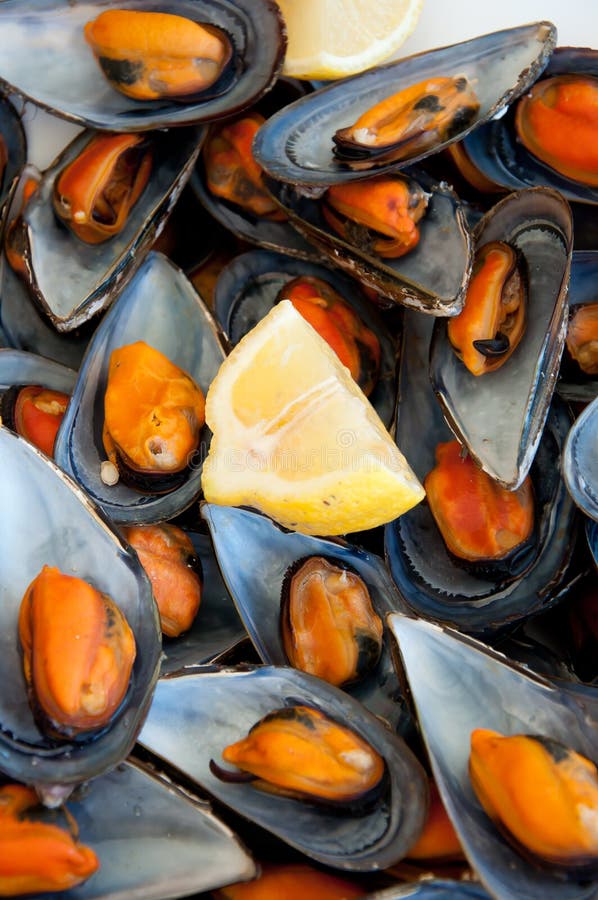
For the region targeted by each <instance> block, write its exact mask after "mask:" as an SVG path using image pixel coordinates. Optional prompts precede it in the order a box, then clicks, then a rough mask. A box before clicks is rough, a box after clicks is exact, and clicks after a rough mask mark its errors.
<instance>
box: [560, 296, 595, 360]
mask: <svg viewBox="0 0 598 900" xmlns="http://www.w3.org/2000/svg"><path fill="white" fill-rule="evenodd" d="M567 350H568V351H569V354H570V356H571V357H572V358H573V359H574V360H575V362H576V363H577V365H578V366H579V368H580V369H581V370H582V372H585V373H586V375H598V303H587V304H584V305H580V306H576V307H575V308H574V309H573V310H572V312H571V318H570V319H569V326H568V328H567Z"/></svg>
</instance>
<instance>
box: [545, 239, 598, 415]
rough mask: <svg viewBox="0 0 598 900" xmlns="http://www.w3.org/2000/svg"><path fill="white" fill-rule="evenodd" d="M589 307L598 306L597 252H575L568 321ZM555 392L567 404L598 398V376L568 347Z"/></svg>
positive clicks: (572, 265)
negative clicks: (585, 368)
mask: <svg viewBox="0 0 598 900" xmlns="http://www.w3.org/2000/svg"><path fill="white" fill-rule="evenodd" d="M590 304H598V251H597V250H578V251H575V250H574V251H573V256H572V257H571V277H570V279H569V321H571V320H572V319H573V317H574V316H575V314H576V312H577V311H578V309H580V308H581V307H584V306H587V305H590ZM555 390H556V392H557V393H558V394H559V396H561V397H562V398H563V399H564V400H567V401H568V402H574V403H577V402H580V403H589V402H590V401H591V400H593V399H594V397H596V396H598V375H589V374H587V373H586V372H583V371H582V370H581V368H580V367H579V365H578V364H577V362H576V361H575V360H574V359H572V358H571V356H570V354H569V351H568V349H567V347H565V351H564V354H563V359H562V362H561V370H560V376H559V380H558V381H557V383H556V388H555Z"/></svg>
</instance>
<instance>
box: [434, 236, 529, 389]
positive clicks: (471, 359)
mask: <svg viewBox="0 0 598 900" xmlns="http://www.w3.org/2000/svg"><path fill="white" fill-rule="evenodd" d="M526 313H527V284H526V277H525V273H524V270H523V265H522V262H521V261H520V259H519V257H518V255H517V253H516V252H515V250H513V248H512V247H510V246H509V244H505V243H503V242H502V241H492V242H491V243H489V244H485V245H484V246H483V247H481V248H480V250H478V252H477V253H476V257H475V260H474V264H473V270H472V273H471V279H470V281H469V285H468V288H467V296H466V298H465V306H464V307H463V310H462V312H461V313H459V315H458V316H455V317H454V318H451V319H449V320H448V325H447V328H448V338H449V341H450V342H451V344H452V346H453V349H454V350H455V352H456V353H457V355H458V356H459V358H460V359H461V360H463V362H464V364H465V365H466V366H467V368H468V369H469V371H470V372H471V373H472V375H484V374H485V373H486V372H493V371H495V370H496V369H498V368H500V366H502V365H503V364H504V363H505V362H506V361H507V360H508V359H509V357H510V356H511V355H512V353H513V351H514V350H515V348H516V347H517V345H518V344H519V342H520V340H521V338H522V337H523V334H524V331H525V321H526Z"/></svg>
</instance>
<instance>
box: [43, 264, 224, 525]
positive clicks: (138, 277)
mask: <svg viewBox="0 0 598 900" xmlns="http://www.w3.org/2000/svg"><path fill="white" fill-rule="evenodd" d="M135 341H145V342H146V343H147V344H149V345H150V346H151V347H153V348H155V349H156V350H159V351H160V352H162V353H163V354H164V355H165V356H167V357H168V359H169V360H170V361H171V362H172V363H174V364H175V365H177V366H179V367H180V368H181V369H183V370H184V371H185V372H187V373H188V374H189V375H191V377H192V378H193V380H194V381H195V382H196V383H197V384H198V385H199V386H200V387H201V389H202V391H203V392H204V394H205V393H206V391H207V389H208V387H209V385H210V383H211V381H212V379H213V378H214V377H215V375H216V372H217V371H218V369H219V367H220V364H221V362H222V360H223V359H224V350H223V349H222V344H221V343H220V340H219V333H218V328H217V326H216V323H215V322H214V320H213V318H212V316H211V315H210V313H209V311H208V309H207V308H206V307H205V306H204V304H203V302H202V300H201V299H200V297H199V296H198V295H197V293H196V292H195V290H194V289H193V287H192V285H191V284H190V283H189V281H187V279H186V278H185V276H184V275H183V273H182V272H181V271H180V269H177V268H176V266H174V265H173V264H172V263H171V262H169V260H168V259H166V257H165V256H162V255H161V254H160V253H153V252H152V253H150V254H149V255H148V256H147V257H146V258H145V260H144V261H143V264H142V265H141V267H140V268H139V269H138V271H137V272H136V273H135V275H134V277H133V278H132V280H131V281H130V282H129V283H128V285H127V286H126V288H125V289H124V290H123V292H122V294H120V296H119V297H118V299H117V301H116V302H115V303H114V305H113V306H112V308H111V309H110V311H109V312H108V313H107V315H106V316H105V317H104V318H103V320H102V322H101V324H100V325H99V326H98V329H97V330H96V332H95V334H94V336H93V339H92V341H91V343H90V345H89V347H88V350H87V354H86V356H85V359H84V361H83V364H82V366H81V369H80V372H79V377H78V379H77V384H76V386H75V390H74V392H73V398H72V401H71V403H70V404H69V409H68V410H67V413H66V415H65V417H64V419H63V422H62V425H61V427H60V430H59V432H58V435H57V438H56V447H55V456H56V460H57V462H58V464H59V465H60V466H61V467H62V468H63V469H64V471H65V472H68V474H69V475H72V477H73V478H74V479H75V481H77V482H78V483H79V484H80V485H81V487H83V488H84V489H85V491H86V492H87V493H88V494H89V495H90V496H91V497H92V499H93V500H95V502H96V503H97V504H98V505H99V506H101V507H102V509H103V510H104V511H105V512H106V513H107V514H108V515H109V516H110V518H111V519H112V521H114V522H116V523H119V524H125V523H126V524H149V523H150V522H158V521H162V520H164V519H169V518H171V517H172V516H175V515H177V514H178V513H180V512H182V511H183V510H184V509H186V508H187V507H188V506H189V505H190V504H191V503H192V502H193V500H194V499H195V497H196V496H197V495H198V494H199V490H200V479H201V464H200V463H201V452H202V451H203V450H205V446H206V439H207V433H206V431H205V429H204V431H202V437H203V440H202V443H201V446H200V450H199V452H198V454H197V459H193V460H191V461H190V467H189V475H188V478H187V479H186V481H185V482H184V483H183V484H182V485H181V486H180V487H178V488H176V489H175V490H173V491H171V492H170V493H168V494H162V495H156V494H154V495H147V494H140V493H139V492H137V491H135V490H133V489H132V488H129V487H126V486H125V485H124V484H123V483H122V482H119V483H118V484H116V485H114V486H107V485H106V484H104V482H103V481H102V479H101V477H100V466H101V463H102V461H103V460H104V459H105V458H106V453H105V451H104V447H103V443H102V427H103V424H104V395H105V392H106V382H107V376H108V364H109V360H110V355H111V353H112V351H113V350H115V349H117V348H119V347H123V346H125V345H127V344H131V343H133V342H135Z"/></svg>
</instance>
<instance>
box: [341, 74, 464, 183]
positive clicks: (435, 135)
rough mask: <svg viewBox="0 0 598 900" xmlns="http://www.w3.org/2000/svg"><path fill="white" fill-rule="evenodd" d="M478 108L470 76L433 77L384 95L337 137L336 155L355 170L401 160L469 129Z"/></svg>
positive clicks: (342, 129)
mask: <svg viewBox="0 0 598 900" xmlns="http://www.w3.org/2000/svg"><path fill="white" fill-rule="evenodd" d="M479 108H480V103H479V100H478V98H477V96H476V94H475V92H474V90H473V88H472V87H471V85H470V84H469V82H468V80H467V78H465V76H463V75H458V76H456V77H453V78H429V79H426V80H425V81H420V82H419V83H418V84H413V85H411V86H410V87H408V88H405V89H404V90H402V91H399V92H398V93H397V94H392V96H390V97H386V98H385V99H384V100H382V101H381V102H380V103H377V104H376V105H375V106H373V107H372V108H371V109H368V110H367V111H366V112H365V113H363V115H361V116H360V117H359V118H358V119H357V121H356V122H354V123H353V125H350V126H349V127H348V128H340V129H339V130H338V131H337V132H336V134H335V135H334V137H333V141H334V144H335V147H334V154H335V156H336V158H337V159H338V160H339V161H341V162H343V163H344V164H345V165H347V166H350V167H351V168H352V169H369V168H371V167H372V166H375V165H379V164H380V163H383V162H384V163H389V162H400V161H401V160H404V159H408V158H409V157H411V156H415V155H417V154H420V153H423V152H424V151H426V150H428V149H430V148H431V147H434V146H435V145H436V144H439V143H441V142H443V141H446V140H448V139H450V138H451V137H452V136H453V135H454V134H456V133H458V132H459V131H462V130H463V129H464V128H466V127H467V126H468V125H469V124H470V123H471V122H472V121H473V120H474V118H475V116H476V115H477V113H478V110H479Z"/></svg>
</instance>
